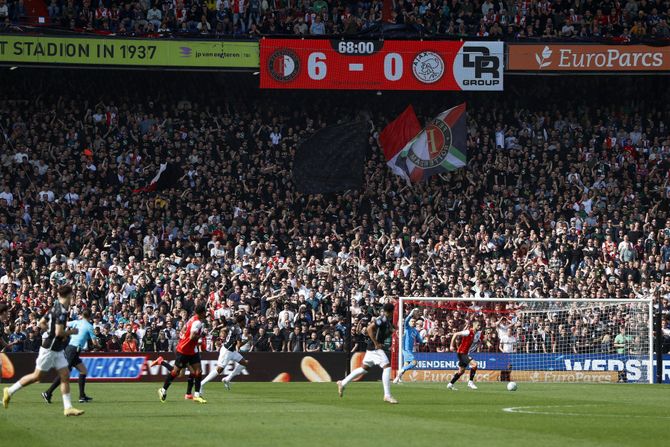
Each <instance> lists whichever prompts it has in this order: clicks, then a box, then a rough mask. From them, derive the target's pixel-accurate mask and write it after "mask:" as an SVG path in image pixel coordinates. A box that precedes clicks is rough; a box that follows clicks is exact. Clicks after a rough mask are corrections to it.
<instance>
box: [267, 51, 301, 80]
mask: <svg viewBox="0 0 670 447" xmlns="http://www.w3.org/2000/svg"><path fill="white" fill-rule="evenodd" d="M268 69H269V71H270V76H272V78H273V79H274V80H275V81H279V82H289V81H292V80H293V79H295V77H296V76H298V73H299V71H300V60H299V59H298V56H297V55H296V54H295V53H294V52H293V51H291V50H287V49H280V50H277V51H275V52H274V53H272V56H270V59H269V60H268Z"/></svg>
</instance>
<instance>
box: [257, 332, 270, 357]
mask: <svg viewBox="0 0 670 447" xmlns="http://www.w3.org/2000/svg"><path fill="white" fill-rule="evenodd" d="M253 350H254V351H256V352H269V351H270V337H268V334H267V333H266V332H265V328H264V327H260V328H259V329H258V334H256V336H255V337H254V347H253Z"/></svg>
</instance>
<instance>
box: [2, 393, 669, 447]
mask: <svg viewBox="0 0 670 447" xmlns="http://www.w3.org/2000/svg"><path fill="white" fill-rule="evenodd" d="M72 385H73V396H76V391H75V390H76V383H73V384H72ZM464 385H465V384H461V386H460V389H459V390H458V391H456V392H449V391H447V390H446V387H445V385H438V384H402V385H397V386H396V385H394V386H393V394H394V395H395V397H396V398H397V399H398V400H399V401H400V404H399V405H389V404H386V403H384V402H382V390H381V384H380V383H352V384H350V385H349V387H348V388H347V390H346V392H345V395H344V398H343V399H340V398H339V397H338V396H337V392H336V388H337V387H336V385H335V384H334V383H241V382H240V383H233V387H232V390H231V391H226V390H224V388H223V385H222V384H221V383H214V382H213V383H210V384H209V385H208V387H207V398H208V400H209V402H208V403H207V404H205V405H202V404H196V403H194V402H191V401H185V400H184V398H183V392H184V389H185V383H184V382H182V381H179V382H176V383H175V384H173V386H172V387H171V388H170V392H169V394H168V400H167V402H166V403H160V402H159V401H158V396H157V394H156V390H157V389H158V387H159V384H158V383H156V384H148V383H135V384H133V383H118V384H96V383H90V384H89V385H88V386H87V392H88V394H89V395H91V396H93V397H94V399H95V400H94V401H93V402H92V403H90V404H75V406H76V407H78V408H81V409H84V410H86V414H85V415H84V416H82V417H80V418H65V417H64V416H63V413H62V411H63V408H62V404H61V400H60V396H57V397H55V398H54V402H53V404H51V405H47V404H46V403H44V402H43V401H42V399H41V397H40V392H42V391H43V389H44V388H45V385H44V384H41V385H31V386H30V387H28V388H26V389H22V390H21V391H19V392H18V393H17V394H16V395H14V397H13V398H12V402H11V404H10V406H9V409H7V410H4V409H2V408H0V445H1V446H3V447H9V446H61V447H65V446H67V447H77V446H86V447H94V446H116V447H120V446H138V447H140V446H142V447H144V446H160V447H171V446H191V445H200V446H217V445H227V446H244V447H248V446H297V447H302V446H310V447H322V446H324V447H325V446H337V447H354V446H356V447H358V446H374V447H380V446H429V445H431V446H446V445H466V446H468V445H487V446H507V445H509V446H515V447H522V446H533V447H536V446H606V445H612V446H652V445H670V432H669V431H668V429H667V427H668V425H669V424H670V387H667V386H658V385H604V384H599V385H586V384H556V385H554V384H524V383H521V384H519V390H518V391H516V392H509V391H507V390H506V388H505V385H504V384H501V383H480V384H479V390H477V391H471V390H468V389H466V387H465V386H464ZM3 386H5V385H3Z"/></svg>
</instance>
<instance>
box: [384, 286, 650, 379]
mask: <svg viewBox="0 0 670 447" xmlns="http://www.w3.org/2000/svg"><path fill="white" fill-rule="evenodd" d="M399 304H400V305H399V306H397V314H398V320H397V323H398V332H397V334H398V337H397V339H395V340H394V343H393V352H392V363H393V366H394V368H398V369H399V368H402V366H403V365H404V360H403V350H402V349H401V347H402V346H403V343H402V342H401V340H403V336H404V333H405V324H410V322H409V319H408V318H407V317H408V316H414V317H416V318H414V319H415V321H416V326H415V327H416V328H417V330H418V331H419V332H420V334H421V336H422V338H423V339H424V343H417V344H415V345H414V349H413V357H414V359H415V360H416V366H415V368H413V369H411V370H409V371H407V372H406V373H405V375H404V377H403V379H404V380H405V381H426V382H447V381H449V380H451V378H452V377H453V374H454V372H455V371H456V370H457V369H458V360H457V355H456V352H455V351H454V350H452V346H451V341H452V336H453V334H454V333H456V332H459V331H461V330H463V329H467V328H470V327H471V326H472V322H473V321H474V320H478V321H479V322H480V323H481V329H480V330H481V334H480V343H479V344H478V346H477V347H474V346H473V350H472V351H471V354H470V356H471V357H472V358H473V359H474V360H475V361H477V363H478V372H477V378H476V380H479V381H516V382H582V383H584V382H608V383H610V382H614V383H651V382H652V381H653V375H652V360H653V339H652V337H653V334H652V321H653V317H652V301H651V300H647V299H640V300H616V299H593V300H589V299H529V298H525V299H515V298H509V299H498V298H480V299H477V300H474V301H473V299H472V298H467V299H465V298H411V297H404V298H400V303H399ZM415 309H416V311H414V310H415ZM453 348H458V338H457V339H456V341H455V344H454V346H453ZM461 380H467V374H466V375H464V376H463V378H462V379H461Z"/></svg>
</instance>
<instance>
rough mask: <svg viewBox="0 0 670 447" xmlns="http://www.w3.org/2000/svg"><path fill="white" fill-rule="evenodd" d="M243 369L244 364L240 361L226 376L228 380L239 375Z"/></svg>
mask: <svg viewBox="0 0 670 447" xmlns="http://www.w3.org/2000/svg"><path fill="white" fill-rule="evenodd" d="M243 369H244V365H241V364H239V363H238V364H237V365H235V369H233V370H232V372H231V373H230V374H228V377H226V382H230V381H231V380H232V379H233V377H235V376H237V375H239V374H240V373H241V372H242V370H243Z"/></svg>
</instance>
